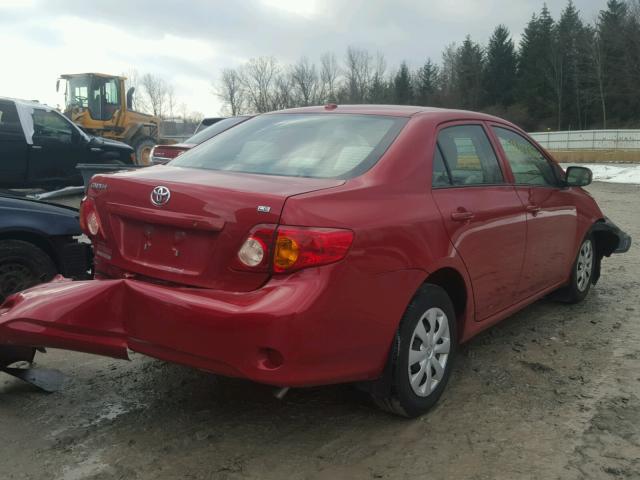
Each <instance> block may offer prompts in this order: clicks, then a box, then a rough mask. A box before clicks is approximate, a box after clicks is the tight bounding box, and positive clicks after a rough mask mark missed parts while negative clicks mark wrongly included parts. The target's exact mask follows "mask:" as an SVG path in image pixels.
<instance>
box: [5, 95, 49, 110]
mask: <svg viewBox="0 0 640 480" xmlns="http://www.w3.org/2000/svg"><path fill="white" fill-rule="evenodd" d="M0 101H3V102H13V103H15V104H16V105H22V106H23V107H31V108H44V109H45V110H54V108H53V107H50V106H49V105H47V104H45V103H40V102H38V101H37V100H22V99H21V98H11V97H0Z"/></svg>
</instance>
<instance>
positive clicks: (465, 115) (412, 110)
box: [272, 104, 510, 124]
mask: <svg viewBox="0 0 640 480" xmlns="http://www.w3.org/2000/svg"><path fill="white" fill-rule="evenodd" d="M272 113H348V114H360V115H390V116H394V117H413V116H416V115H426V116H429V117H433V118H434V120H439V121H447V120H456V119H465V120H469V119H476V120H491V121H496V122H500V123H506V124H510V122H508V121H506V120H504V119H502V118H498V117H494V116H492V115H488V114H486V113H480V112H472V111H469V110H456V109H449V108H437V107H420V106H415V105H336V106H335V107H333V105H331V104H330V105H324V106H314V107H300V108H290V109H287V110H280V111H277V112H272Z"/></svg>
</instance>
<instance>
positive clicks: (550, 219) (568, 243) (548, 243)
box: [492, 125, 578, 297]
mask: <svg viewBox="0 0 640 480" xmlns="http://www.w3.org/2000/svg"><path fill="white" fill-rule="evenodd" d="M492 129H493V132H494V133H495V135H496V137H497V139H498V142H499V144H500V146H501V148H502V150H503V152H504V156H505V158H506V160H507V161H508V163H509V165H510V167H511V171H512V173H513V177H514V183H515V188H516V191H517V192H518V195H519V196H520V199H521V200H522V203H523V204H524V207H525V209H526V211H527V250H526V253H525V262H524V268H523V272H522V279H521V282H520V286H519V288H518V290H519V292H518V293H519V295H520V296H523V297H529V296H531V295H535V294H536V293H538V292H540V291H541V290H544V289H545V288H549V287H550V286H553V285H557V284H558V283H561V282H563V281H566V280H567V279H568V276H569V272H570V271H571V265H572V264H573V260H574V256H575V254H576V252H574V251H573V250H574V246H575V242H576V234H577V229H578V220H577V212H576V207H575V204H574V202H573V201H572V198H571V194H570V192H569V191H568V190H567V189H566V188H564V187H563V186H562V185H561V183H560V179H559V177H558V174H557V170H556V169H555V168H554V166H553V165H552V164H551V162H550V161H549V160H548V159H547V158H546V157H545V156H544V154H543V153H542V152H541V151H540V150H538V148H536V147H535V145H533V144H532V143H531V142H529V140H527V139H526V138H525V137H524V136H522V135H521V134H519V133H517V132H516V131H514V130H511V129H509V128H506V127H502V126H497V125H494V126H492Z"/></svg>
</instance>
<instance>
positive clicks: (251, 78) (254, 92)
mask: <svg viewBox="0 0 640 480" xmlns="http://www.w3.org/2000/svg"><path fill="white" fill-rule="evenodd" d="M279 72H280V68H279V66H278V63H277V62H276V59H275V58H274V57H259V58H252V59H251V60H249V63H247V65H245V67H244V69H243V72H242V76H241V78H242V80H243V87H244V89H245V90H246V93H247V100H248V102H249V107H250V109H251V110H252V111H254V112H256V113H264V112H269V111H271V110H273V107H274V104H275V103H277V101H274V91H273V90H274V88H275V83H276V79H277V77H278V74H279Z"/></svg>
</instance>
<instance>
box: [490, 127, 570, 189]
mask: <svg viewBox="0 0 640 480" xmlns="http://www.w3.org/2000/svg"><path fill="white" fill-rule="evenodd" d="M492 128H493V131H494V132H495V134H496V136H497V137H498V140H499V141H500V145H502V149H503V150H504V154H505V156H506V157H507V160H508V162H509V165H510V166H511V171H512V172H513V176H514V178H515V181H516V183H518V184H525V185H548V186H556V185H557V184H558V180H557V178H556V175H555V172H554V169H553V167H552V166H551V164H550V163H549V161H548V160H547V159H546V158H545V157H544V155H542V154H541V153H540V151H539V150H538V149H537V148H536V147H534V146H533V144H532V143H531V142H529V141H528V140H527V139H526V138H524V137H523V136H522V135H519V134H517V133H515V132H513V131H511V130H508V129H506V128H500V127H492Z"/></svg>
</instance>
